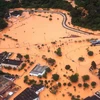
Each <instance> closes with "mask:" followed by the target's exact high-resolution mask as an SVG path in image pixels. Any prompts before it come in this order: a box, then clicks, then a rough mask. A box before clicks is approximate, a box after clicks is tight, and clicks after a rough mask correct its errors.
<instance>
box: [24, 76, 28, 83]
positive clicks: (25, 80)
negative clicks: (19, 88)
mask: <svg viewBox="0 0 100 100" xmlns="http://www.w3.org/2000/svg"><path fill="white" fill-rule="evenodd" d="M27 81H28V76H27V75H26V76H24V82H25V83H26V82H27Z"/></svg>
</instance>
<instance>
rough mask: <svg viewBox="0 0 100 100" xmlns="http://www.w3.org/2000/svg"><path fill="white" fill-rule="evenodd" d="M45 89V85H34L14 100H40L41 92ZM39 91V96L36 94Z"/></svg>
mask: <svg viewBox="0 0 100 100" xmlns="http://www.w3.org/2000/svg"><path fill="white" fill-rule="evenodd" d="M43 89H44V86H43V85H34V86H32V87H30V88H26V89H25V90H24V91H23V92H21V93H20V94H19V95H18V96H17V97H15V98H14V100H39V96H38V94H39V92H40V91H41V90H43ZM37 91H38V94H37V93H36V92H37Z"/></svg>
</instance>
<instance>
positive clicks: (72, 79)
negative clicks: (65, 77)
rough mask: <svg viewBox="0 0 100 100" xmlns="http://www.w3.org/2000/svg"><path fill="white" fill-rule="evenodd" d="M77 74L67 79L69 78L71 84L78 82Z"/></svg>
mask: <svg viewBox="0 0 100 100" xmlns="http://www.w3.org/2000/svg"><path fill="white" fill-rule="evenodd" d="M78 76H79V75H78V74H77V73H76V74H74V75H71V76H70V77H69V78H70V81H71V82H78Z"/></svg>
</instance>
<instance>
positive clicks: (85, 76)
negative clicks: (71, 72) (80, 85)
mask: <svg viewBox="0 0 100 100" xmlns="http://www.w3.org/2000/svg"><path fill="white" fill-rule="evenodd" d="M82 79H83V81H84V82H85V81H88V80H89V79H90V76H89V75H84V76H82Z"/></svg>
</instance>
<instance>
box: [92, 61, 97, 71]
mask: <svg viewBox="0 0 100 100" xmlns="http://www.w3.org/2000/svg"><path fill="white" fill-rule="evenodd" d="M91 66H92V67H93V69H96V68H97V67H96V66H97V65H96V63H95V61H92V62H91Z"/></svg>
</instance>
